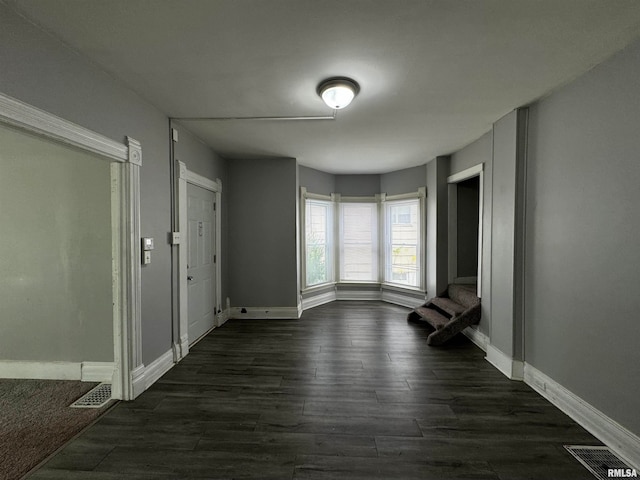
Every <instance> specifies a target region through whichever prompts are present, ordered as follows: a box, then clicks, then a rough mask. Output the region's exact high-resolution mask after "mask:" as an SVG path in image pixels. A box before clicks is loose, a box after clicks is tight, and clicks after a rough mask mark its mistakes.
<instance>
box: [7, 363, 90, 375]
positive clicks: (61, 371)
mask: <svg viewBox="0 0 640 480" xmlns="http://www.w3.org/2000/svg"><path fill="white" fill-rule="evenodd" d="M0 378H28V379H34V380H80V379H81V378H82V364H81V363H80V362H23V361H12V360H3V361H1V362H0Z"/></svg>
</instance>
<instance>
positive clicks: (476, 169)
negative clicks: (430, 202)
mask: <svg viewBox="0 0 640 480" xmlns="http://www.w3.org/2000/svg"><path fill="white" fill-rule="evenodd" d="M483 170H484V163H479V164H478V165H474V166H473V167H469V168H467V169H465V170H462V171H461V172H458V173H454V174H453V175H449V176H448V177H447V183H458V182H461V181H463V180H467V179H468V178H471V177H475V176H476V175H479V174H480V173H481V172H482V171H483Z"/></svg>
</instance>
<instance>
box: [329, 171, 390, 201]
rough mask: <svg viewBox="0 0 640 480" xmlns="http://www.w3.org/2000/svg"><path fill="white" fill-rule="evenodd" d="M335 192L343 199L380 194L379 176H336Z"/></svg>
mask: <svg viewBox="0 0 640 480" xmlns="http://www.w3.org/2000/svg"><path fill="white" fill-rule="evenodd" d="M335 178H336V184H335V186H336V190H335V191H336V192H337V193H339V194H340V195H343V196H345V197H348V196H352V197H371V196H374V195H375V194H377V193H380V175H336V177H335Z"/></svg>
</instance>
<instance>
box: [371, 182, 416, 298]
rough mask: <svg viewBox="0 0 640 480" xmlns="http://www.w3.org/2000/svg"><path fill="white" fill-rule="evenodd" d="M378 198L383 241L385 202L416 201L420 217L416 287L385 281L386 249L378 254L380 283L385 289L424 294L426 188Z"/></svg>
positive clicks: (383, 195) (382, 194) (384, 235)
mask: <svg viewBox="0 0 640 480" xmlns="http://www.w3.org/2000/svg"><path fill="white" fill-rule="evenodd" d="M380 198H381V218H382V227H381V228H382V230H381V233H380V235H381V236H380V238H381V239H384V240H385V242H386V232H385V230H384V229H385V228H386V225H387V218H386V208H385V203H386V202H393V201H402V200H415V199H417V200H418V201H419V203H418V216H419V217H420V232H419V233H420V264H419V268H420V277H419V282H418V286H417V287H414V286H411V285H402V284H398V283H393V282H387V281H386V280H385V275H384V272H385V271H386V268H387V264H386V262H387V258H386V248H381V249H380V254H381V259H380V265H381V277H380V283H381V284H382V285H383V286H385V287H392V288H394V289H402V290H408V291H413V292H424V291H425V286H426V284H427V278H426V271H427V269H426V268H425V267H426V258H427V257H426V254H427V248H426V243H427V229H426V225H427V219H426V198H427V187H420V188H418V191H417V192H409V193H402V194H399V195H387V194H385V193H381V194H380Z"/></svg>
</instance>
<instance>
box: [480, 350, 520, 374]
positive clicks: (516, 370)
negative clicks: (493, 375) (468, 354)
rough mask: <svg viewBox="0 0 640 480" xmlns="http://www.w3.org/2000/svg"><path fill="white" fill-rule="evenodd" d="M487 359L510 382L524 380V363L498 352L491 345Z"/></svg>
mask: <svg viewBox="0 0 640 480" xmlns="http://www.w3.org/2000/svg"><path fill="white" fill-rule="evenodd" d="M486 352H487V356H486V357H485V359H486V360H487V361H488V362H489V363H490V364H491V365H493V366H494V367H496V368H497V369H498V370H500V371H501V372H502V373H503V374H504V375H505V376H506V377H507V378H508V379H510V380H522V379H523V378H524V363H523V362H521V361H520V360H514V359H513V358H511V357H510V356H508V355H507V354H505V353H503V352H502V351H501V350H498V349H497V348H496V347H494V346H493V345H491V344H488V345H487V349H486Z"/></svg>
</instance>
